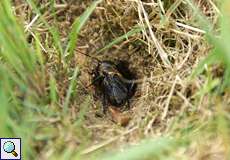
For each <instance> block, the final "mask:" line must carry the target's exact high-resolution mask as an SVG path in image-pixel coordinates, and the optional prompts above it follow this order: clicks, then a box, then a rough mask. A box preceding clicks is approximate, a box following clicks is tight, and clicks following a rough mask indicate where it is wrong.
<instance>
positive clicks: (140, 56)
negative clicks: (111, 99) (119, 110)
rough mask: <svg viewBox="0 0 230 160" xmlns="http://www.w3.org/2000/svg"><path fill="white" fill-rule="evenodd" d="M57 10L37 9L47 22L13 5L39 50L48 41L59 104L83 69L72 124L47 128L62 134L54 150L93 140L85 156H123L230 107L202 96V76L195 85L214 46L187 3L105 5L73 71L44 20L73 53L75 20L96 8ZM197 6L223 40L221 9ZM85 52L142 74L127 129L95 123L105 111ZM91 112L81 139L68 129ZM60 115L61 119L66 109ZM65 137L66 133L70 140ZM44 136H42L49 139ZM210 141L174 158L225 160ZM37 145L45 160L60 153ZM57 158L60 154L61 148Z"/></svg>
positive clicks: (64, 5) (61, 6)
mask: <svg viewBox="0 0 230 160" xmlns="http://www.w3.org/2000/svg"><path fill="white" fill-rule="evenodd" d="M50 3H51V2H50V1H48V0H39V1H37V5H38V6H39V7H40V8H43V10H42V14H43V15H36V14H34V12H33V10H31V7H29V5H28V4H27V3H25V2H24V1H21V0H15V1H14V5H15V8H14V11H15V14H16V15H17V16H18V19H20V22H23V23H24V25H25V26H26V33H27V36H28V41H29V42H30V43H31V44H33V42H34V39H35V33H37V34H39V36H40V37H41V42H42V43H41V44H40V46H41V48H42V49H43V53H44V56H45V61H46V62H45V67H46V72H47V75H53V77H54V78H55V79H56V81H57V86H58V88H57V91H58V97H60V101H59V102H58V103H59V104H62V103H64V99H65V96H66V90H67V88H68V85H69V83H68V82H69V73H70V72H71V71H72V68H75V66H79V68H80V75H79V83H78V84H77V89H76V94H77V96H78V98H76V99H71V104H70V110H71V112H70V114H69V116H70V117H71V118H70V119H69V120H66V121H65V120H60V119H49V120H48V122H47V125H52V126H53V128H52V132H53V131H54V132H56V131H58V132H59V133H55V134H54V136H51V137H52V140H51V141H50V142H49V143H47V145H48V146H52V145H55V144H59V145H60V146H70V147H73V148H74V147H77V146H79V145H80V144H81V143H83V142H82V141H84V140H85V139H86V138H85V137H87V138H89V139H90V140H88V143H87V144H86V146H88V148H87V149H86V150H84V151H83V152H82V154H83V155H85V154H89V153H92V152H95V151H97V150H98V149H103V150H111V149H112V150H117V149H121V150H122V148H123V147H124V146H126V145H127V144H129V145H131V144H136V143H138V142H139V141H140V140H142V139H143V138H150V137H160V136H162V135H170V134H173V133H174V131H176V130H177V129H179V128H180V129H181V128H187V127H188V126H190V124H191V123H194V121H196V120H198V119H199V123H201V127H202V123H205V121H206V120H207V119H209V118H210V117H211V116H213V114H214V112H213V108H212V105H215V104H218V105H220V104H221V100H218V99H222V102H223V101H225V102H227V101H229V98H228V97H229V95H228V94H226V95H225V96H223V97H221V98H220V97H217V98H216V99H212V100H210V99H208V98H209V97H208V96H206V95H205V94H199V91H200V90H202V88H203V86H204V84H205V81H206V77H205V76H202V75H201V76H199V77H195V78H193V79H192V78H191V74H192V72H193V71H194V69H195V68H196V67H197V65H198V63H199V62H200V61H201V60H202V59H203V58H204V57H205V56H206V55H207V54H208V53H209V51H210V49H211V48H212V46H210V45H209V44H208V43H207V41H206V39H205V37H204V34H205V33H206V31H205V29H203V28H202V27H201V26H200V25H199V22H198V21H197V13H195V12H194V10H193V9H192V8H191V6H190V5H189V3H188V1H186V0H167V1H161V0H158V1H156V0H155V1H154V0H145V1H140V0H125V1H123V0H116V1H113V0H104V1H103V2H102V3H100V5H99V6H98V7H97V8H96V10H95V11H94V13H93V14H92V16H91V17H90V19H89V21H88V22H87V24H86V25H85V26H84V28H83V30H82V31H81V33H80V36H79V40H78V45H77V49H76V50H75V52H74V56H73V58H72V59H71V60H70V64H71V65H70V66H71V67H72V68H71V67H70V68H67V69H66V68H65V66H62V65H60V62H59V60H58V56H57V54H55V52H56V51H57V48H55V47H54V45H53V41H52V40H51V39H52V37H51V35H50V33H49V32H48V29H47V28H46V26H45V25H44V24H43V23H41V22H40V21H37V20H38V19H39V16H43V18H44V19H45V20H46V21H47V22H48V23H49V24H50V25H51V26H52V25H55V26H57V27H58V28H59V31H60V37H61V38H60V39H61V41H62V42H63V43H62V44H61V45H66V44H65V41H66V39H67V36H68V33H69V30H70V26H71V25H72V24H73V22H74V19H75V18H76V17H78V16H80V15H81V14H82V13H83V11H84V10H86V8H87V7H88V6H89V5H90V4H91V3H92V0H84V1H74V0H70V1H66V2H63V1H55V5H54V11H55V12H54V13H52V12H51V10H52V9H51V8H50V7H49V5H50ZM194 3H195V4H196V5H197V6H198V8H199V9H200V10H201V12H202V13H203V14H204V15H205V16H206V17H207V18H208V20H209V21H210V22H211V23H212V25H213V26H214V27H215V31H216V33H218V25H217V23H218V17H219V16H220V11H219V9H218V3H219V2H217V1H214V0H195V1H194ZM137 27H141V28H142V30H141V31H140V32H138V33H135V34H133V35H131V36H129V37H127V38H125V40H124V41H122V42H120V43H116V44H114V45H113V46H112V47H111V48H108V49H106V50H103V51H102V52H100V53H98V51H99V50H100V49H102V48H103V47H105V46H106V45H107V44H109V43H111V42H113V41H114V40H116V39H117V38H118V37H121V36H122V35H125V34H127V33H128V32H129V31H130V30H133V29H135V28H137ZM78 51H81V52H84V53H87V54H89V55H92V56H93V57H97V58H99V59H102V60H104V59H109V60H126V61H128V62H129V69H130V70H132V71H133V72H135V73H136V75H137V79H138V81H137V84H138V87H137V91H136V94H135V95H134V97H133V98H132V102H131V109H130V110H129V111H127V112H128V113H126V114H129V115H131V117H132V119H131V120H130V122H129V124H128V125H127V126H126V127H121V126H119V125H118V124H116V123H114V122H112V121H111V118H110V117H109V116H106V117H104V118H100V117H95V113H96V112H97V110H99V108H100V107H101V103H100V100H95V99H93V98H92V97H93V96H92V95H93V90H91V89H89V88H86V87H85V86H87V85H88V84H90V74H89V71H90V68H91V67H92V59H90V58H88V57H86V56H84V55H82V54H80V53H79V52H78ZM217 68H218V69H217V70H214V69H213V70H211V72H215V73H216V75H217V76H218V75H221V74H222V71H221V69H220V67H217ZM207 70H208V69H207ZM48 77H49V76H48ZM87 97H89V98H87ZM85 99H88V102H89V105H87V103H85ZM228 103H229V102H228ZM225 104H227V103H225ZM87 106H88V108H87V109H84V111H83V112H84V116H83V117H84V118H83V119H84V123H83V124H82V126H81V127H80V129H81V130H82V131H81V134H79V133H76V132H78V131H75V130H73V129H71V128H69V127H68V124H69V123H70V124H71V123H74V122H75V121H76V119H77V118H79V117H78V113H79V111H80V112H81V110H82V107H87ZM195 106H196V107H195ZM210 106H211V107H210ZM53 107H54V109H53V111H57V110H58V107H59V105H58V104H56V105H54V106H53ZM55 107H57V108H55ZM185 116H186V118H185ZM174 123H177V125H174ZM43 125H45V124H43ZM55 128H58V129H55ZM64 130H67V131H68V134H66V133H65V132H64ZM40 132H41V133H42V134H43V133H44V132H45V131H42V130H41V131H40ZM84 134H87V136H85V135H84ZM76 135H77V136H76ZM203 138H204V140H202V141H201V142H200V144H199V142H197V141H195V142H194V143H193V144H191V145H190V147H188V149H187V150H180V151H178V152H176V153H175V157H178V158H179V159H180V158H186V157H189V159H196V160H197V159H202V160H203V159H211V158H212V159H223V157H222V156H223V155H222V154H223V150H224V148H223V147H222V144H223V141H222V140H220V139H219V138H218V137H215V136H214V137H213V135H212V136H211V137H209V135H207V136H205V135H204V137H203ZM60 139H64V142H60ZM41 143H43V142H41ZM60 143H61V144H60ZM213 144H215V145H213ZM34 145H35V146H36V147H37V148H38V154H39V155H41V157H42V158H43V159H48V158H49V156H50V155H52V152H54V151H53V150H48V151H47V148H48V147H47V148H45V149H44V148H42V147H41V144H39V143H38V144H34ZM56 146H57V145H56ZM57 150H61V147H59V148H58V149H57ZM207 150H208V151H207ZM204 151H206V152H204Z"/></svg>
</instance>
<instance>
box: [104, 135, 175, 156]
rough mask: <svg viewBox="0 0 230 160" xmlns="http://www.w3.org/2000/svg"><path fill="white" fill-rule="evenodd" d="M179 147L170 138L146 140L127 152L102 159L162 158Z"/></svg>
mask: <svg viewBox="0 0 230 160" xmlns="http://www.w3.org/2000/svg"><path fill="white" fill-rule="evenodd" d="M177 147H179V144H178V143H177V142H176V141H175V140H173V139H169V138H159V139H156V140H151V139H150V140H145V141H143V143H140V144H139V145H137V146H134V147H129V148H127V149H126V150H125V152H119V153H117V154H115V155H112V156H111V155H109V156H108V157H105V158H102V159H103V160H140V159H147V158H152V159H154V158H153V157H155V158H156V157H157V156H162V155H164V154H162V153H163V152H167V151H169V150H174V149H176V148H177Z"/></svg>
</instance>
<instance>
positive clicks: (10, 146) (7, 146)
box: [3, 141, 18, 157]
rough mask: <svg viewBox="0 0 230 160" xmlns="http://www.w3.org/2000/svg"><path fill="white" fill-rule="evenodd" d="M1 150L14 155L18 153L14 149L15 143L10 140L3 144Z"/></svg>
mask: <svg viewBox="0 0 230 160" xmlns="http://www.w3.org/2000/svg"><path fill="white" fill-rule="evenodd" d="M3 150H4V151H5V152H6V153H11V154H13V155H14V157H17V156H18V154H17V152H16V151H15V145H14V143H13V142H11V141H7V142H5V143H4V144H3Z"/></svg>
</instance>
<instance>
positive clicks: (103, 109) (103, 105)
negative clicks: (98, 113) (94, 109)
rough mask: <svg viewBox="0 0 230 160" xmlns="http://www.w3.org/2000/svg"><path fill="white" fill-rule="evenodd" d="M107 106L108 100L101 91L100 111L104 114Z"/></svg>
mask: <svg viewBox="0 0 230 160" xmlns="http://www.w3.org/2000/svg"><path fill="white" fill-rule="evenodd" d="M107 108H108V100H107V97H106V95H105V94H104V93H103V96H102V112H103V113H104V114H105V113H106V111H107Z"/></svg>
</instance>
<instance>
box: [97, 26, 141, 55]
mask: <svg viewBox="0 0 230 160" xmlns="http://www.w3.org/2000/svg"><path fill="white" fill-rule="evenodd" d="M141 31H142V28H140V27H139V28H134V29H132V30H130V31H129V32H127V33H126V34H124V35H122V36H120V37H118V38H116V39H114V40H113V41H112V42H110V43H108V44H107V45H106V46H105V47H103V48H102V49H100V50H99V51H97V53H96V54H99V53H101V52H103V51H105V50H107V49H109V48H111V47H113V46H114V45H115V44H118V43H120V42H122V41H123V40H124V39H127V38H128V37H130V36H132V35H134V34H136V33H139V32H141Z"/></svg>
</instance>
